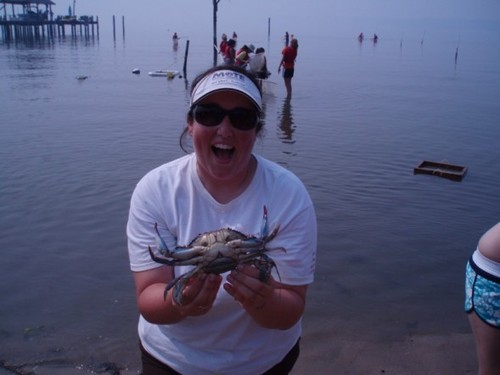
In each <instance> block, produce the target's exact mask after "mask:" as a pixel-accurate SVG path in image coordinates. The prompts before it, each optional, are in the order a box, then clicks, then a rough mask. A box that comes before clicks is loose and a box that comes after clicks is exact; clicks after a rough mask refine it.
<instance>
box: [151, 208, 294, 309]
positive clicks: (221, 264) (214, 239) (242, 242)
mask: <svg viewBox="0 0 500 375" xmlns="http://www.w3.org/2000/svg"><path fill="white" fill-rule="evenodd" d="M278 231H279V225H278V226H276V227H275V228H274V229H273V230H272V231H271V232H269V230H268V225H267V208H266V206H264V215H263V219H262V226H261V233H260V237H255V236H247V235H245V234H243V233H241V232H238V231H237V230H234V229H231V228H221V229H218V230H215V231H212V232H206V233H202V234H199V235H198V236H196V237H195V238H194V239H193V240H192V241H191V243H190V244H189V245H188V246H177V247H176V248H175V249H173V250H170V249H169V248H168V247H167V245H166V243H165V241H164V240H163V238H162V237H161V236H160V233H159V231H158V224H157V223H155V234H156V235H155V237H156V242H157V248H158V250H159V251H160V254H161V255H160V256H158V255H155V254H154V253H153V250H152V249H151V247H150V246H148V250H149V254H150V255H151V258H152V259H153V260H154V261H155V262H158V263H162V264H167V265H169V266H183V265H193V266H195V267H194V268H193V269H192V270H190V271H188V272H186V273H184V274H182V275H180V276H178V277H176V278H174V279H173V280H172V281H170V283H168V284H167V286H166V288H165V293H164V297H165V298H166V296H167V292H168V291H169V290H170V289H172V288H173V287H174V286H175V289H174V294H173V297H174V301H175V302H176V303H177V304H179V305H182V304H183V303H182V302H183V301H182V290H183V289H184V287H185V286H186V283H187V282H188V280H189V279H190V278H191V277H192V276H194V275H196V274H198V273H200V272H205V273H215V274H220V273H224V272H227V271H231V270H233V269H235V268H236V267H237V266H238V264H242V263H250V264H253V265H254V266H255V267H256V268H257V269H258V270H259V272H260V274H259V279H260V280H261V281H266V280H267V279H268V278H269V276H270V274H271V270H272V269H273V267H274V268H276V264H275V263H274V261H273V260H272V259H271V258H270V257H268V256H267V255H266V254H265V252H267V251H270V250H283V251H285V249H284V248H278V249H267V248H266V247H265V246H266V244H267V243H268V242H270V241H271V240H273V239H274V237H276V234H277V233H278ZM276 271H278V269H277V268H276ZM278 276H279V273H278Z"/></svg>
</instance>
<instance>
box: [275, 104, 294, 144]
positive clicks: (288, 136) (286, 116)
mask: <svg viewBox="0 0 500 375" xmlns="http://www.w3.org/2000/svg"><path fill="white" fill-rule="evenodd" d="M279 127H280V129H281V136H280V139H281V141H282V142H283V143H295V141H294V140H293V133H294V132H295V125H294V122H293V113H292V102H291V100H290V98H285V99H284V100H283V106H282V109H281V115H280V117H279Z"/></svg>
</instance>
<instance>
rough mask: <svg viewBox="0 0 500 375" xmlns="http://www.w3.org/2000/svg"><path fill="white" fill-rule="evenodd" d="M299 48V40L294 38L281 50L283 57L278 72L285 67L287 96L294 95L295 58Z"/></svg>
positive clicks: (284, 76) (284, 77) (284, 78)
mask: <svg viewBox="0 0 500 375" xmlns="http://www.w3.org/2000/svg"><path fill="white" fill-rule="evenodd" d="M298 48H299V42H298V41H297V39H295V38H293V39H292V40H291V41H290V45H289V46H288V47H285V48H283V50H282V51H281V54H282V55H283V57H282V58H281V61H280V66H279V68H278V73H281V67H283V80H284V81H285V87H286V94H287V95H286V96H287V98H291V97H292V78H293V74H294V71H295V59H296V58H297V50H298Z"/></svg>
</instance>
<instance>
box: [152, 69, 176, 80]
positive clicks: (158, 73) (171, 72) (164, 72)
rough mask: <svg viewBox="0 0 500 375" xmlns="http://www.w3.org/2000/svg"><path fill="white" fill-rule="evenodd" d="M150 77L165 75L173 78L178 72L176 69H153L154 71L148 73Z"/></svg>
mask: <svg viewBox="0 0 500 375" xmlns="http://www.w3.org/2000/svg"><path fill="white" fill-rule="evenodd" d="M148 74H149V75H150V76H151V77H167V78H174V77H175V76H176V75H178V74H179V71H178V70H155V71H154V72H149V73H148Z"/></svg>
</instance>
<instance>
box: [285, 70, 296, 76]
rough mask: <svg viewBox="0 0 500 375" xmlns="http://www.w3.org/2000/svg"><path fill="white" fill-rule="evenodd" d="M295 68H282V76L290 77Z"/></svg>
mask: <svg viewBox="0 0 500 375" xmlns="http://www.w3.org/2000/svg"><path fill="white" fill-rule="evenodd" d="M294 71H295V69H285V70H283V78H292V77H293V73H294Z"/></svg>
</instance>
